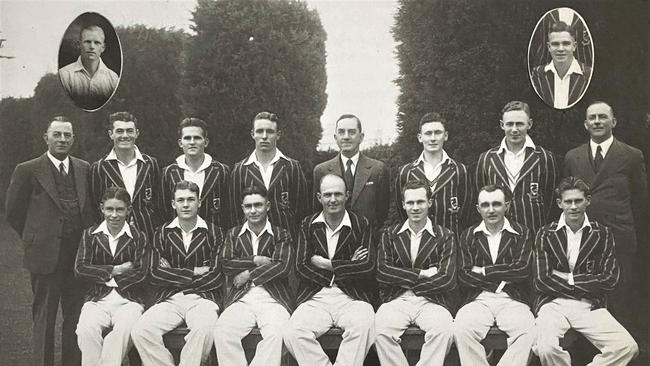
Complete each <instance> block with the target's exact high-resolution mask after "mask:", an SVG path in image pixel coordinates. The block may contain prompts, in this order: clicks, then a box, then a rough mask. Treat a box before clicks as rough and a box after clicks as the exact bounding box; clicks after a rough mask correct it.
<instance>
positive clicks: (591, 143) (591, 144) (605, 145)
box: [589, 135, 614, 157]
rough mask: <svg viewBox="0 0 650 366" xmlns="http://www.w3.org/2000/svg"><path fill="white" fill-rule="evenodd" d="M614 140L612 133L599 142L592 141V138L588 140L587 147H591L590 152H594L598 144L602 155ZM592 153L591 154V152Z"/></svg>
mask: <svg viewBox="0 0 650 366" xmlns="http://www.w3.org/2000/svg"><path fill="white" fill-rule="evenodd" d="M613 142H614V135H612V136H609V138H608V139H607V140H605V141H603V142H601V143H600V144H598V143H596V142H594V140H591V139H590V140H589V147H591V152H592V153H595V152H596V149H597V147H598V145H600V148H601V149H603V157H604V156H605V155H606V154H607V151H609V148H610V147H611V146H612V143H613ZM592 155H593V154H592Z"/></svg>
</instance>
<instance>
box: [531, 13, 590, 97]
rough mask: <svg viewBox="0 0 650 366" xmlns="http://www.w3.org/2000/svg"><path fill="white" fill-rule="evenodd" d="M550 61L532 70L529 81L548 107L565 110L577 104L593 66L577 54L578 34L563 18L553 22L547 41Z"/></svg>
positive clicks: (587, 82)
mask: <svg viewBox="0 0 650 366" xmlns="http://www.w3.org/2000/svg"><path fill="white" fill-rule="evenodd" d="M547 46H548V51H549V53H550V54H551V58H552V60H551V62H549V63H548V64H547V65H540V66H537V67H536V68H535V69H533V71H532V73H531V75H530V80H531V82H532V84H533V88H534V89H535V91H536V92H537V94H538V95H539V97H540V98H542V100H543V101H544V103H546V104H547V105H549V106H552V107H553V108H557V109H566V108H570V107H572V106H573V105H574V104H576V103H577V102H578V101H579V100H580V98H581V97H582V95H583V94H584V92H585V90H586V89H587V86H588V85H589V81H590V79H591V68H590V67H589V66H586V65H585V64H584V63H581V62H578V60H576V59H575V57H574V52H575V50H576V33H575V30H574V29H573V27H571V26H570V25H568V24H566V23H565V22H563V21H558V22H556V23H553V24H552V25H551V28H550V29H549V33H548V41H547Z"/></svg>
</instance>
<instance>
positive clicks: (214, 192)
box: [161, 159, 239, 229]
mask: <svg viewBox="0 0 650 366" xmlns="http://www.w3.org/2000/svg"><path fill="white" fill-rule="evenodd" d="M182 180H184V170H183V169H182V168H180V167H179V166H178V164H177V163H173V164H171V165H168V166H167V167H165V168H164V169H163V172H162V183H161V186H162V194H161V195H162V207H163V208H164V212H165V220H173V219H174V217H175V215H176V212H175V211H174V209H173V208H172V206H171V204H170V202H171V201H172V200H173V199H174V195H173V194H172V193H173V192H174V186H175V185H176V183H178V182H180V181H182ZM229 183H230V167H228V165H226V164H224V163H222V162H220V161H217V160H214V159H213V160H212V164H211V165H210V166H209V167H208V168H207V169H205V180H204V183H203V189H202V190H201V207H200V208H199V216H201V218H202V219H204V220H206V221H208V222H212V223H214V224H215V225H217V226H219V227H221V228H223V229H227V228H229V227H231V223H230V220H231V213H230V196H229ZM238 208H239V207H238V206H237V207H236V209H238Z"/></svg>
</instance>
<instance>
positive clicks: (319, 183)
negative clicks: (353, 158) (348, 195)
mask: <svg viewBox="0 0 650 366" xmlns="http://www.w3.org/2000/svg"><path fill="white" fill-rule="evenodd" d="M327 177H336V178H339V179H340V180H341V182H343V185H344V186H345V191H346V192H347V191H348V185H347V184H345V179H344V178H343V177H342V176H340V175H339V174H334V173H329V174H325V175H323V176H322V177H320V180H319V181H318V193H320V187H321V185H323V181H324V180H325V178H327Z"/></svg>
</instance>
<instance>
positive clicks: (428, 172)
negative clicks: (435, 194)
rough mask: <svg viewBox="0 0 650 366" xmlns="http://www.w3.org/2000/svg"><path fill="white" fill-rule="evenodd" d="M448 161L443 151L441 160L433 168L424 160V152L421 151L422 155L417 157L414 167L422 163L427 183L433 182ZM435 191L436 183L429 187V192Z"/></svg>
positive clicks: (447, 156)
mask: <svg viewBox="0 0 650 366" xmlns="http://www.w3.org/2000/svg"><path fill="white" fill-rule="evenodd" d="M447 161H449V155H447V152H446V151H445V150H442V160H440V162H439V163H438V164H436V165H435V166H433V165H432V164H431V163H429V162H428V161H426V160H424V151H422V154H420V157H418V160H416V161H415V165H417V164H420V162H422V163H423V164H422V166H423V167H424V175H425V176H426V177H427V179H428V180H429V182H431V181H433V180H434V179H436V178H438V176H439V175H440V172H441V171H442V166H443V165H444V164H445V163H446V162H447ZM434 189H436V183H433V184H432V185H431V190H434Z"/></svg>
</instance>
